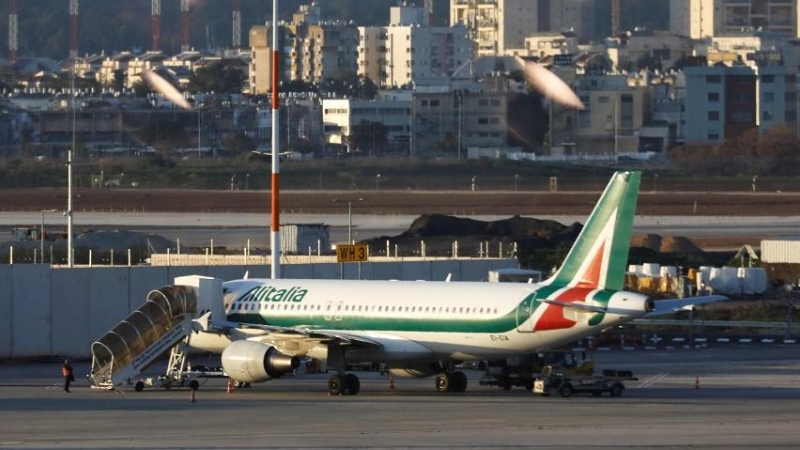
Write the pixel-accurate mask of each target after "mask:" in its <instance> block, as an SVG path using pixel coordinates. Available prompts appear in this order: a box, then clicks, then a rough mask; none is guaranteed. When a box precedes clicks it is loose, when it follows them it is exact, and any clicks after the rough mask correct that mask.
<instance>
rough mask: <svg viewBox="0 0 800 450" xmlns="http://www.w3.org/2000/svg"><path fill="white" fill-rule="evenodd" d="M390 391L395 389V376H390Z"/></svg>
mask: <svg viewBox="0 0 800 450" xmlns="http://www.w3.org/2000/svg"><path fill="white" fill-rule="evenodd" d="M389 389H394V376H393V375H389Z"/></svg>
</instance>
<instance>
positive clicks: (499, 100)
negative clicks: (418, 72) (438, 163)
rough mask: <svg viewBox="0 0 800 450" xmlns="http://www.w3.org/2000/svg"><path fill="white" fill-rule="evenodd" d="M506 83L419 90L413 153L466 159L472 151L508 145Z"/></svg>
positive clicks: (489, 79) (494, 80) (492, 81)
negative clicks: (472, 149)
mask: <svg viewBox="0 0 800 450" xmlns="http://www.w3.org/2000/svg"><path fill="white" fill-rule="evenodd" d="M506 83H507V82H506V80H504V79H502V78H492V77H487V78H486V80H485V81H484V82H483V83H479V82H454V84H451V85H449V86H430V87H424V88H421V89H417V90H416V92H415V93H414V98H413V111H414V123H413V128H412V131H413V136H412V152H413V154H414V155H423V156H426V157H438V156H446V157H455V158H459V159H462V158H466V157H467V151H468V149H470V148H496V149H497V148H504V147H506V146H507V144H508V121H507V112H508V95H507V85H506Z"/></svg>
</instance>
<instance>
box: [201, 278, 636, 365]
mask: <svg viewBox="0 0 800 450" xmlns="http://www.w3.org/2000/svg"><path fill="white" fill-rule="evenodd" d="M224 286H225V291H226V294H225V295H226V299H228V300H229V301H230V303H229V304H228V308H227V315H228V320H230V321H232V322H241V323H252V324H254V325H255V324H257V325H266V326H270V327H276V328H292V329H300V330H307V331H308V332H318V333H321V334H325V335H335V336H342V337H343V338H348V337H350V338H353V339H354V340H363V341H367V342H372V343H376V344H379V345H375V346H362V347H358V348H361V349H363V350H356V351H354V352H349V354H348V356H347V358H348V359H352V360H362V361H366V360H379V361H386V362H389V361H415V360H436V359H460V360H467V359H486V358H495V357H502V356H505V355H513V354H519V353H529V352H534V351H539V350H543V349H550V348H554V347H557V346H559V345H562V344H565V343H568V342H571V341H574V340H577V339H579V338H581V337H583V336H586V335H590V334H594V333H596V332H598V331H599V330H601V329H603V328H606V327H609V326H612V325H616V324H619V323H621V322H625V321H627V320H630V319H633V318H635V317H637V316H640V315H643V314H644V313H645V311H644V310H641V311H637V310H632V309H629V308H627V307H626V308H622V309H621V308H618V307H617V308H615V307H614V306H615V304H617V303H620V301H619V300H620V299H621V298H622V296H625V297H631V296H633V297H642V296H639V295H638V294H632V293H628V292H617V293H611V294H609V295H611V297H610V300H608V301H606V303H607V306H608V312H607V313H605V314H603V315H602V318H601V320H599V319H597V318H596V317H595V320H594V321H593V323H592V324H590V323H589V319H590V318H592V317H594V316H597V313H595V312H588V311H582V310H577V309H573V308H565V307H563V306H558V305H550V304H546V303H540V302H535V303H532V299H533V296H532V294H534V293H536V292H537V291H538V290H540V289H541V288H542V285H534V284H519V283H472V282H469V283H468V282H423V281H420V282H408V281H341V280H337V281H329V280H287V279H283V280H269V279H265V280H256V279H249V280H236V281H229V282H226V283H225V284H224ZM254 288H257V289H256V290H253V289H254ZM248 293H249V294H248ZM581 301H583V299H582V300H581ZM587 303H591V302H590V301H588V300H587ZM620 304H621V303H620ZM626 306H627V305H626ZM526 308H527V309H526ZM548 308H556V309H557V310H558V311H550V313H549V316H550V318H551V319H552V316H553V314H554V313H555V314H557V315H558V320H560V321H561V322H563V324H562V325H561V326H559V327H557V328H555V329H553V328H552V327H551V328H550V329H547V330H540V331H534V330H535V328H536V326H537V322H538V321H540V320H542V316H543V315H544V314H545V312H546V311H547V310H548ZM561 322H560V323H561ZM246 333H250V334H253V338H256V339H257V337H258V332H257V331H256V330H255V329H251V330H249V331H242V334H241V335H239V336H236V337H234V339H236V338H243V337H246V336H247V334H246ZM226 341H227V342H229V341H230V340H229V339H227V338H226V339H222V340H220V341H219V342H218V343H216V344H214V345H211V344H210V343H209V345H207V346H204V345H203V343H202V342H200V341H199V340H196V339H194V338H193V340H192V345H193V346H194V347H198V348H202V349H204V350H208V351H220V350H221V349H219V348H208V347H212V346H214V347H217V346H224V345H225V342H226ZM302 353H303V354H305V355H307V356H311V357H316V358H325V356H326V353H325V349H324V346H322V345H320V346H317V347H313V348H309V349H306V351H304V352H302Z"/></svg>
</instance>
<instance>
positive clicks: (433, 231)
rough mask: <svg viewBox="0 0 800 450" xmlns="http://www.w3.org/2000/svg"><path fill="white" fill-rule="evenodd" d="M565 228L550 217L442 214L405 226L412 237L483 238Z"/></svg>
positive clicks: (547, 232)
mask: <svg viewBox="0 0 800 450" xmlns="http://www.w3.org/2000/svg"><path fill="white" fill-rule="evenodd" d="M564 228H566V227H565V226H564V225H563V224H560V223H558V222H555V221H552V220H539V219H533V218H526V217H520V216H513V217H510V218H508V219H502V220H497V221H493V222H486V221H482V220H473V219H467V218H461V217H455V216H448V215H444V214H424V215H422V216H419V217H418V218H416V219H415V220H414V221H413V222H412V223H411V226H409V228H408V231H407V232H406V233H409V234H411V235H414V236H425V237H435V236H484V237H510V236H528V237H533V236H536V237H547V236H549V235H551V234H552V233H558V232H561V231H563V230H564Z"/></svg>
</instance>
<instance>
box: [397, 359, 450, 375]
mask: <svg viewBox="0 0 800 450" xmlns="http://www.w3.org/2000/svg"><path fill="white" fill-rule="evenodd" d="M441 371H442V366H441V365H439V363H435V362H418V363H409V364H406V365H404V366H402V367H389V373H391V374H392V375H394V376H396V377H398V378H424V377H432V376H434V375H436V374H438V373H440V372H441Z"/></svg>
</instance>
